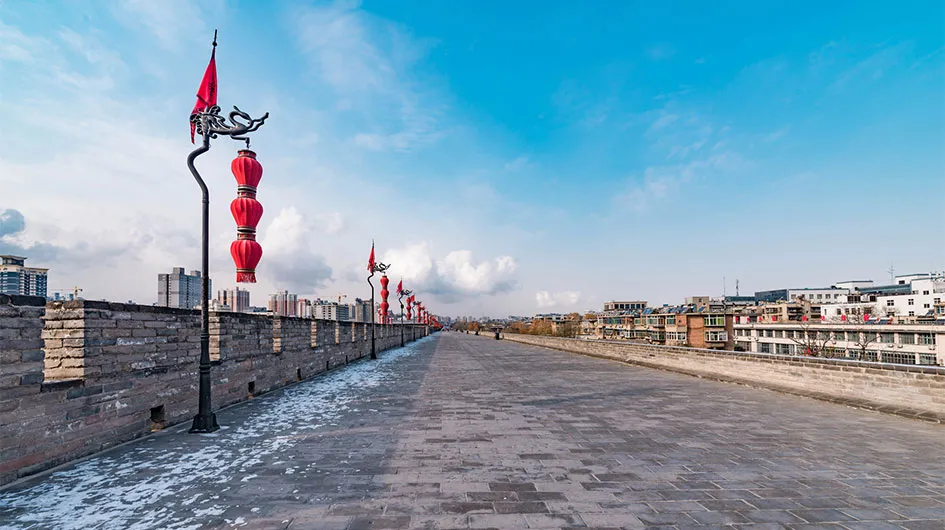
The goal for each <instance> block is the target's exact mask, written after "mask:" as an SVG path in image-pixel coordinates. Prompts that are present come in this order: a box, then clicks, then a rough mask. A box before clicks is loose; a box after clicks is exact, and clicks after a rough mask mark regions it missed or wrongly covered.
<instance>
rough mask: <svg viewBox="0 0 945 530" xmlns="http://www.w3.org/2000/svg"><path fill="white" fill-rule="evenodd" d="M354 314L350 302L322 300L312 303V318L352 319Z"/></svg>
mask: <svg viewBox="0 0 945 530" xmlns="http://www.w3.org/2000/svg"><path fill="white" fill-rule="evenodd" d="M352 314H353V311H352V310H351V306H350V305H348V304H339V303H337V302H326V301H324V300H321V301H319V303H316V304H313V305H312V318H317V319H320V320H350V319H351V315H352Z"/></svg>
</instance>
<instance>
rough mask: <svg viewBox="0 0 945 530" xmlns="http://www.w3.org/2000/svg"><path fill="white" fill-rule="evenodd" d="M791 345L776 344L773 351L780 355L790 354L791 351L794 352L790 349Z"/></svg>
mask: <svg viewBox="0 0 945 530" xmlns="http://www.w3.org/2000/svg"><path fill="white" fill-rule="evenodd" d="M792 346H793V344H776V345H775V348H776V349H775V352H776V353H779V354H781V355H791V354H792V353H794V352H793V351H792V350H793V348H792Z"/></svg>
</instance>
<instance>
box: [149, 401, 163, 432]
mask: <svg viewBox="0 0 945 530" xmlns="http://www.w3.org/2000/svg"><path fill="white" fill-rule="evenodd" d="M163 428H164V405H158V406H157V407H153V408H152V409H151V432H154V431H160V430H161V429H163Z"/></svg>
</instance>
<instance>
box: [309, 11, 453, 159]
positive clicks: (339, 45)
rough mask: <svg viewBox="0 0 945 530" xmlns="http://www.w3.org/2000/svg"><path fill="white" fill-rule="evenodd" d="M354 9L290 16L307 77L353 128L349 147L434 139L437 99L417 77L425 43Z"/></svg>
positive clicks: (405, 146)
mask: <svg viewBox="0 0 945 530" xmlns="http://www.w3.org/2000/svg"><path fill="white" fill-rule="evenodd" d="M359 7H360V6H359V3H357V2H338V3H335V4H332V5H329V6H319V7H307V8H300V9H298V10H296V12H295V16H294V17H293V23H294V28H295V29H296V32H297V39H298V44H299V47H300V48H301V49H302V51H303V52H304V53H306V54H307V56H308V58H309V60H310V62H311V64H312V71H313V73H314V75H315V76H316V77H318V78H319V83H320V84H323V85H327V86H328V87H330V88H331V89H332V90H333V91H334V95H335V96H336V97H338V98H339V99H338V101H337V102H336V104H335V111H336V112H338V113H339V114H342V115H344V116H345V118H346V119H345V120H344V121H345V122H346V123H347V124H348V125H349V126H351V127H353V128H354V133H353V134H352V135H351V137H350V138H351V141H352V143H353V144H354V145H356V146H358V147H361V148H364V149H368V150H371V151H386V150H395V151H409V150H412V149H415V148H417V147H420V146H424V145H427V144H430V143H432V142H435V141H437V140H438V139H439V138H440V137H442V135H443V131H442V130H441V126H440V121H441V118H442V114H443V108H444V105H443V104H442V103H441V102H440V101H441V99H442V98H441V97H440V95H439V94H437V92H436V90H435V89H433V88H431V83H429V82H424V81H423V80H421V79H419V78H418V73H417V71H416V70H417V67H418V62H419V61H420V59H422V58H423V57H424V56H425V55H426V50H427V48H428V47H429V46H428V43H426V42H424V41H422V40H419V39H416V38H414V37H413V36H412V35H410V34H409V33H407V32H406V31H405V30H404V28H402V27H401V26H399V25H397V24H395V23H393V22H391V21H388V20H385V19H382V18H379V17H376V16H373V15H369V14H368V13H366V12H364V11H362V10H360V9H359ZM353 118H356V119H353Z"/></svg>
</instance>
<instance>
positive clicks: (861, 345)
mask: <svg viewBox="0 0 945 530" xmlns="http://www.w3.org/2000/svg"><path fill="white" fill-rule="evenodd" d="M847 333H848V335H849V338H848V339H847V341H848V342H852V343H853V344H856V350H855V351H856V359H857V360H858V361H862V360H863V359H865V358H866V352H867V351H868V350H869V347H870V345H871V344H873V343H874V342H876V341H878V340H879V333H877V332H875V331H859V330H856V331H848V332H847Z"/></svg>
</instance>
